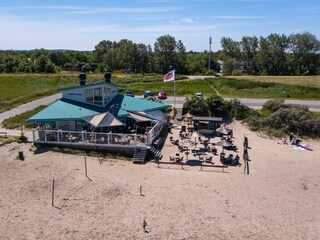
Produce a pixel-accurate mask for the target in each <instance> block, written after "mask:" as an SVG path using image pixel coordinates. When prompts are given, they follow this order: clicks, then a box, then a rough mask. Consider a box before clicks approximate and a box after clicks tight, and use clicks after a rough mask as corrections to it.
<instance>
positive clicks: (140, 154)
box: [133, 147, 148, 163]
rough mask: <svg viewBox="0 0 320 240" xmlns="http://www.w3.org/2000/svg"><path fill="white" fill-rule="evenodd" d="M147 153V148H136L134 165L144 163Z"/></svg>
mask: <svg viewBox="0 0 320 240" xmlns="http://www.w3.org/2000/svg"><path fill="white" fill-rule="evenodd" d="M147 153H148V151H147V148H146V147H136V148H135V149H134V153H133V163H144V161H145V158H146V156H147Z"/></svg>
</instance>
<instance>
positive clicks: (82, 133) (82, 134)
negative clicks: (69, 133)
mask: <svg viewBox="0 0 320 240" xmlns="http://www.w3.org/2000/svg"><path fill="white" fill-rule="evenodd" d="M81 139H82V144H84V131H82V132H81Z"/></svg>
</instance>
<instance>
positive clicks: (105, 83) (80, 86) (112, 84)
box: [58, 82, 121, 92]
mask: <svg viewBox="0 0 320 240" xmlns="http://www.w3.org/2000/svg"><path fill="white" fill-rule="evenodd" d="M101 84H104V85H107V86H111V87H116V88H121V86H119V85H117V84H114V83H109V82H98V83H91V84H86V85H79V86H75V87H68V88H60V89H58V91H59V92H63V91H66V90H72V89H79V88H87V87H93V86H97V85H101Z"/></svg>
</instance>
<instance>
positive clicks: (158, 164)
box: [157, 160, 160, 168]
mask: <svg viewBox="0 0 320 240" xmlns="http://www.w3.org/2000/svg"><path fill="white" fill-rule="evenodd" d="M157 163H158V168H160V166H159V165H160V163H159V160H158V161H157Z"/></svg>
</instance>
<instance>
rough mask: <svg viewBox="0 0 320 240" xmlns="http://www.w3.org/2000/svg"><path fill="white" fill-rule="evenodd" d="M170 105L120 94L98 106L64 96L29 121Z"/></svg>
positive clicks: (123, 113) (118, 114) (117, 113)
mask: <svg viewBox="0 0 320 240" xmlns="http://www.w3.org/2000/svg"><path fill="white" fill-rule="evenodd" d="M169 107H170V105H167V104H162V103H158V102H152V101H147V100H144V99H140V98H134V97H127V96H123V95H120V94H118V95H117V96H116V97H114V98H113V99H112V101H111V102H110V103H109V104H108V105H107V106H106V107H98V106H94V105H91V104H86V103H82V102H77V101H73V100H69V99H65V98H62V99H60V100H58V101H56V102H54V103H53V104H51V105H50V106H48V107H47V108H45V109H43V110H42V111H41V112H39V113H37V114H35V115H33V116H32V117H31V118H29V119H27V122H43V123H45V122H55V121H69V120H73V121H74V120H82V118H83V117H86V116H91V115H96V114H100V113H105V112H108V111H110V113H111V114H113V115H114V116H115V117H117V118H119V117H124V116H127V115H128V112H127V111H132V112H140V111H145V112H148V111H155V110H161V109H166V108H169Z"/></svg>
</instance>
